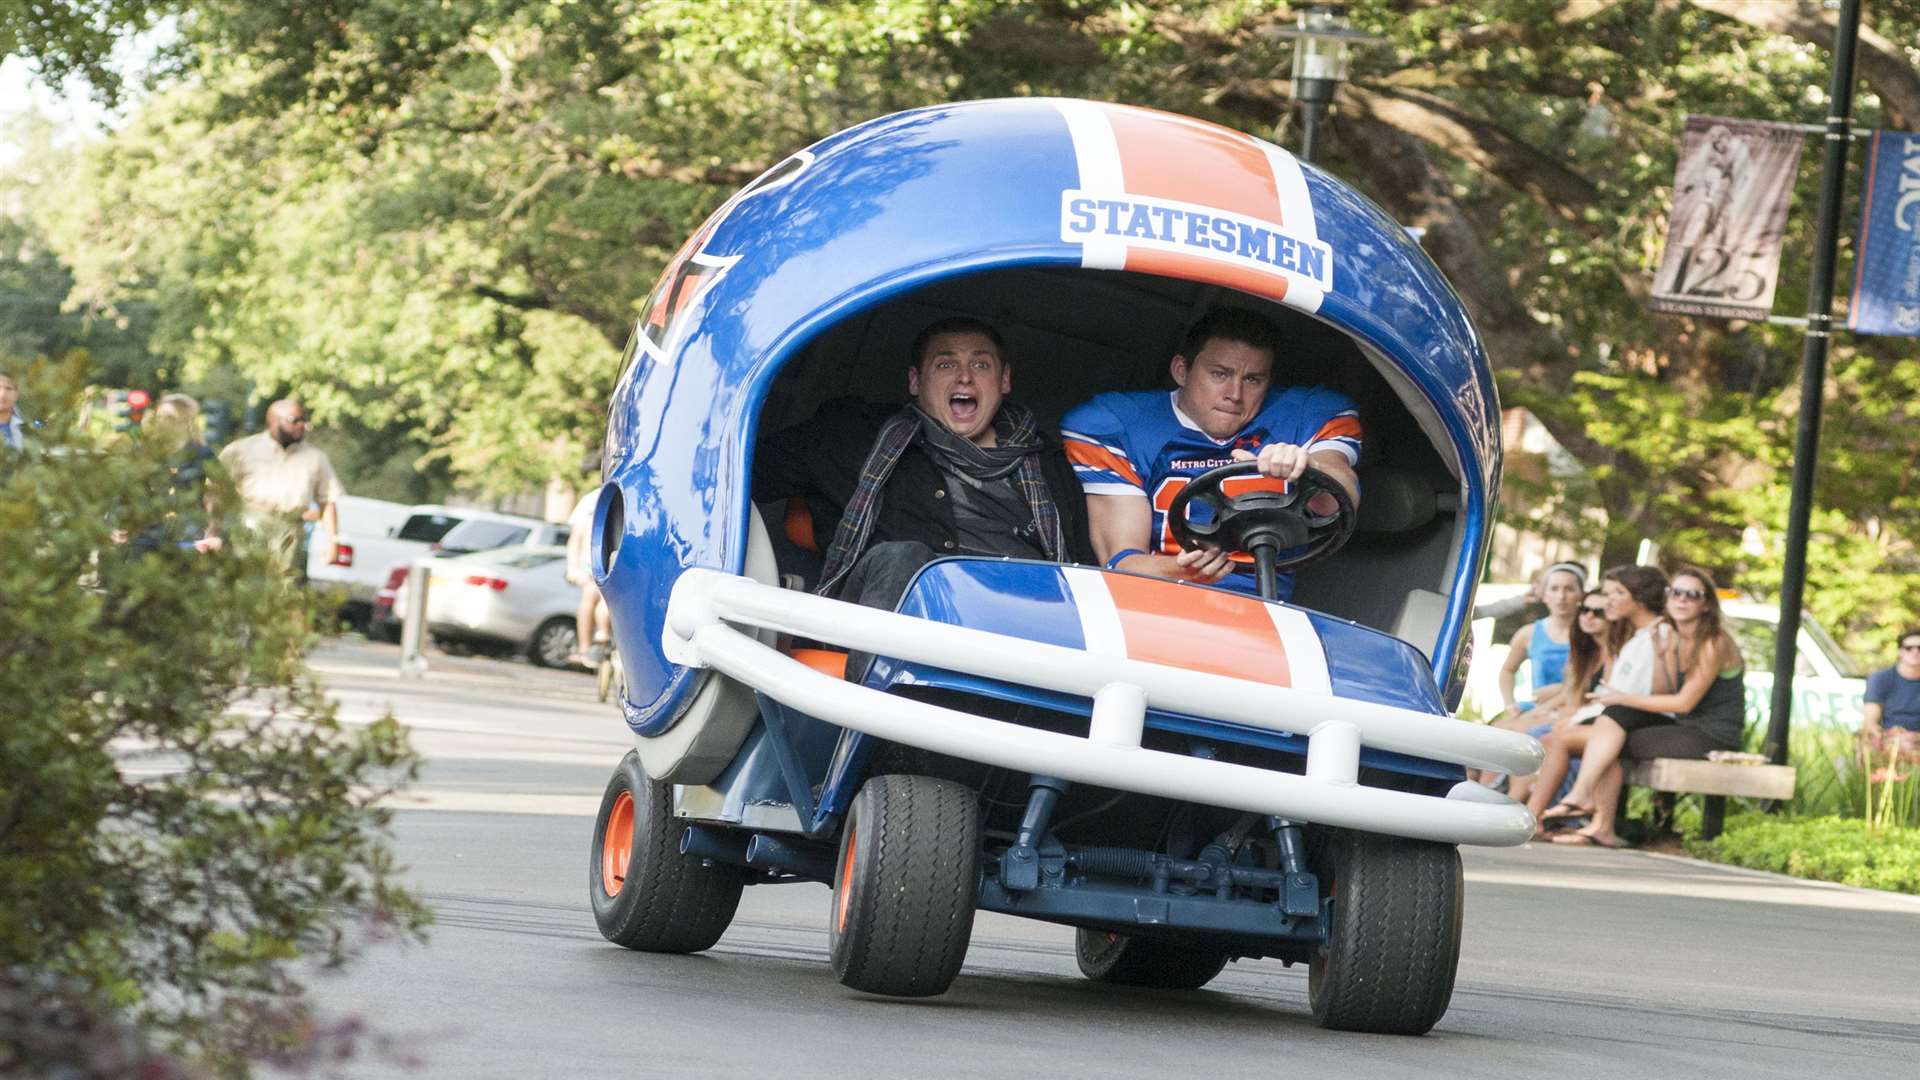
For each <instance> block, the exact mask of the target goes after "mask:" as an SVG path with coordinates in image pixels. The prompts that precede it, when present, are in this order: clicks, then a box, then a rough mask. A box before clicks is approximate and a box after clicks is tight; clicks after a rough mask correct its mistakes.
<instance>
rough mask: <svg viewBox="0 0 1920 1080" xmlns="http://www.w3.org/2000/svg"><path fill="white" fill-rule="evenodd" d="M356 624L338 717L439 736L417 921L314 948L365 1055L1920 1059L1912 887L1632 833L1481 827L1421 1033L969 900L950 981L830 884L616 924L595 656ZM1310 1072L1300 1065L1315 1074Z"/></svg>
mask: <svg viewBox="0 0 1920 1080" xmlns="http://www.w3.org/2000/svg"><path fill="white" fill-rule="evenodd" d="M396 660H397V653H396V651H395V650H393V649H391V648H387V647H382V646H370V645H359V644H339V645H333V646H329V647H327V648H325V649H323V650H321V651H320V653H319V654H317V656H316V657H315V667H316V668H317V669H318V670H319V671H320V673H321V675H322V677H323V678H324V679H325V680H326V681H327V682H328V684H329V685H330V686H331V687H332V688H333V691H334V693H335V695H336V697H337V698H338V699H339V700H340V702H341V704H342V708H343V715H344V716H345V717H347V718H348V719H349V720H353V719H368V718H371V717H372V716H375V715H378V714H379V712H381V711H382V710H383V709H384V708H385V707H387V706H389V705H390V706H391V707H392V709H393V710H394V712H395V714H396V715H398V716H399V717H400V718H401V719H403V720H405V721H407V722H408V723H409V724H410V725H411V727H412V728H413V730H414V737H415V740H416V743H417V744H418V745H419V746H420V747H421V749H422V750H423V751H424V752H425V753H426V754H427V756H428V767H427V769H426V772H425V776H424V778H423V781H422V783H421V784H420V785H419V787H418V789H417V791H416V792H415V793H414V794H413V795H412V796H411V797H410V798H409V800H408V802H407V803H406V804H405V805H404V806H403V809H402V812H401V813H400V814H399V815H398V821H397V835H398V844H399V849H400V853H401V855H402V857H403V859H404V861H406V862H407V863H408V864H409V865H410V867H411V871H410V874H411V878H412V880H413V882H414V883H415V885H416V886H417V887H418V888H419V889H420V890H421V891H423V892H424V893H425V894H426V896H427V897H428V899H429V900H430V901H431V902H432V904H433V906H434V907H435V909H436V910H437V912H438V925H437V926H436V927H435V928H434V930H433V933H432V940H431V942H430V943H429V944H428V945H426V946H424V947H413V946H407V947H399V946H381V947H377V948H375V949H373V950H372V951H370V952H369V953H368V954H366V955H365V956H364V957H363V958H362V959H361V961H359V962H358V963H357V964H356V965H355V966H353V967H352V968H350V969H349V970H348V971H347V972H346V973H345V974H344V975H340V976H323V977H318V978H317V979H316V981H315V988H316V991H317V994H318V997H319V1000H320V1001H321V1002H322V1003H323V1005H324V1006H326V1007H327V1008H328V1009H330V1010H333V1011H335V1012H344V1013H352V1014H358V1015H362V1016H364V1017H366V1018H368V1019H369V1020H371V1021H373V1022H374V1023H375V1024H376V1025H377V1026H378V1028H379V1029H380V1030H382V1031H384V1032H386V1033H388V1034H389V1035H392V1036H396V1037H397V1039H396V1042H397V1045H398V1046H399V1047H401V1048H402V1051H403V1052H404V1053H405V1054H408V1055H411V1056H413V1057H415V1058H416V1059H418V1060H417V1061H416V1062H415V1064H414V1066H413V1067H412V1068H408V1067H406V1066H405V1065H403V1064H402V1063H400V1062H397V1061H394V1060H391V1059H387V1060H365V1061H362V1062H360V1063H358V1064H356V1065H355V1066H354V1067H353V1068H352V1069H350V1070H349V1072H348V1075H351V1076H356V1077H376V1076H378V1077H386V1076H434V1077H462V1078H469V1077H472V1078H479V1077H501V1078H531V1077H549V1076H551V1077H563V1076H564V1077H570V1078H571V1077H578V1076H582V1075H622V1076H632V1077H738V1076H746V1075H751V1074H756V1073H767V1074H770V1075H775V1076H779V1077H782V1078H783V1080H789V1078H792V1080H797V1078H804V1077H822V1078H829V1077H830V1078H833V1080H844V1078H846V1077H868V1076H903V1077H950V1076H951V1077H1030V1076H1034V1075H1036V1074H1040V1075H1052V1076H1068V1077H1080V1076H1096V1075H1097V1076H1100V1077H1103V1078H1107V1077H1115V1078H1117V1077H1135V1076H1138V1077H1149V1076H1151V1077H1154V1078H1156V1080H1160V1078H1164V1077H1166V1076H1167V1075H1169V1074H1185V1075H1226V1076H1233V1077H1241V1076H1259V1075H1272V1076H1276V1077H1280V1076H1286V1075H1291V1074H1296V1073H1300V1074H1303V1075H1315V1074H1319V1073H1320V1072H1321V1070H1332V1072H1331V1073H1330V1074H1331V1075H1339V1076H1360V1077H1375V1076H1377V1077H1402V1076H1436V1077H1437V1076H1447V1077H1459V1076H1491V1075H1505V1074H1514V1073H1517V1072H1519V1071H1521V1070H1532V1071H1535V1072H1537V1073H1538V1075H1541V1076H1548V1077H1580V1078H1583V1080H1584V1078H1588V1077H1613V1076H1619V1077H1635V1078H1664V1077H1688V1078H1696V1077H1702V1078H1704V1077H1730V1078H1732V1077H1738V1078H1742V1080H1746V1078H1756V1077H1776V1076H1777V1077H1794V1078H1796V1080H1798V1078H1801V1077H1805V1076H1808V1075H1816V1076H1823V1077H1854V1076H1859V1077H1876V1078H1887V1077H1905V1076H1913V1075H1915V1069H1916V1066H1915V1064H1914V1063H1915V1062H1916V1061H1920V977H1916V972H1920V901H1916V900H1915V899H1912V898H1906V897H1899V896H1893V895H1888V894H1879V893H1868V892H1863V891H1858V890H1851V889H1843V888H1839V887H1831V886H1822V885H1817V884H1809V883H1802V882H1795V881H1791V880H1789V879H1785V878H1779V877H1775V876H1772V875H1762V874H1753V873H1748V872H1744V871H1737V870H1729V869H1726V868H1719V867H1712V866H1708V865H1705V864H1701V863H1695V862H1692V861H1690V860H1684V859H1675V858H1670V857H1663V856H1657V855H1650V854H1645V853H1637V852H1605V851H1588V850H1572V849H1567V848H1564V847H1553V846H1551V845H1531V846H1529V847H1525V848H1519V849H1511V850H1497V851H1493V850H1481V849H1467V850H1466V853H1465V854H1466V868H1467V880H1468V905H1467V937H1466V942H1467V943H1466V949H1465V952H1464V954H1463V956H1462V958H1461V964H1460V975H1459V982H1458V986H1457V989H1456V990H1455V993H1454V998H1453V1005H1452V1008H1451V1010H1450V1011H1449V1012H1448V1013H1447V1015H1446V1017H1445V1019H1443V1020H1442V1021H1441V1023H1440V1026H1439V1027H1438V1028H1436V1029H1435V1031H1434V1032H1433V1033H1432V1034H1430V1035H1428V1036H1426V1037H1424V1038H1419V1039H1407V1038H1392V1037H1383V1036H1356V1035H1348V1034H1339V1033H1332V1032H1325V1031H1321V1030H1320V1029H1318V1028H1316V1027H1314V1026H1313V1024H1312V1021H1311V1018H1310V1017H1309V1016H1308V1014H1307V1009H1306V974H1305V970H1304V968H1298V967H1296V968H1292V969H1288V968H1285V967H1282V966H1281V965H1280V964H1279V962H1277V961H1266V960H1262V961H1242V962H1239V963H1237V964H1234V965H1232V966H1230V967H1229V968H1228V970H1227V972H1226V973H1225V974H1223V975H1222V976H1221V977H1220V978H1219V979H1217V980H1216V981H1215V982H1214V983H1213V984H1211V986H1209V987H1208V988H1207V989H1206V990H1202V991H1196V992H1191V993H1159V992H1147V991H1132V990H1123V989H1112V988H1107V987H1101V986H1096V985H1094V984H1091V983H1088V982H1086V981H1084V980H1082V979H1081V978H1080V977H1079V976H1078V974H1077V973H1076V971H1075V969H1074V964H1073V955H1072V938H1071V935H1070V933H1069V932H1067V931H1064V930H1062V929H1060V928H1056V927H1050V926H1045V925H1042V924H1038V923H1028V922H1023V921H1021V920H1016V919H1010V918H1006V917H1003V916H992V915H983V916H982V917H981V919H980V921H979V922H978V924H977V925H976V929H975V931H974V939H973V947H972V950H971V951H970V952H969V953H968V955H967V964H966V968H965V970H964V972H963V973H962V975H961V977H960V980H959V982H958V983H957V984H956V987H955V989H954V991H953V992H952V993H950V994H948V995H947V996H945V997H943V998H939V999H934V1000H931V1001H919V1002H900V1001H891V1000H882V999H876V998H871V997H866V996H863V995H860V994H856V993H853V992H851V991H848V990H846V989H844V988H843V987H841V986H840V985H839V984H838V983H836V982H835V981H834V980H833V977H832V974H831V972H830V971H829V970H828V968H827V965H826V931H825V925H826V923H825V917H826V912H827V901H828V893H827V890H826V889H825V888H824V887H823V886H816V885H779V886H766V887H759V888H754V889H749V890H748V891H747V894H746V899H745V900H744V901H743V903H742V905H741V909H740V915H739V917H738V918H737V919H736V920H735V922H734V924H733V928H732V929H731V930H730V931H729V932H728V934H727V936H726V937H725V939H724V940H722V942H721V943H720V945H719V946H718V947H717V948H715V949H714V950H712V951H711V952H709V953H707V954H704V955H701V956H691V957H666V956H648V955H642V954H638V953H630V952H626V951H623V950H621V949H618V948H615V947H613V946H611V945H608V944H607V943H606V942H604V941H603V940H602V939H601V938H600V936H599V934H598V932H597V931H596V930H595V929H594V925H593V917H592V915H591V913H590V912H589V911H588V909H587V907H586V901H585V887H586V876H587V866H586V863H587V855H586V852H587V844H588V841H589V833H590V832H591V829H592V820H591V816H592V814H593V811H594V809H595V807H596V806H597V805H598V799H599V793H600V790H601V788H602V787H603V785H604V784H605V781H606V777H607V775H608V773H609V772H610V771H611V769H612V766H613V764H614V762H615V761H617V760H618V759H619V757H620V755H621V754H622V753H624V751H625V749H626V747H627V745H628V744H627V741H626V737H625V734H626V732H625V728H624V726H623V725H622V724H621V723H620V722H619V720H618V718H617V717H616V716H615V714H614V713H613V712H612V710H611V708H610V707H608V706H603V705H599V704H598V703H596V702H594V700H593V696H592V683H591V680H590V679H588V678H587V677H586V676H583V675H573V674H567V673H558V672H545V671H540V670H538V669H534V668H531V667H528V666H526V665H524V664H505V663H499V662H495V661H483V660H442V661H437V662H436V667H435V669H434V670H433V671H432V672H430V673H429V674H428V676H427V677H426V678H425V679H424V680H400V679H398V678H396V677H395V676H394V674H393V671H394V668H395V666H396ZM1303 1070H1304V1072H1302V1071H1303Z"/></svg>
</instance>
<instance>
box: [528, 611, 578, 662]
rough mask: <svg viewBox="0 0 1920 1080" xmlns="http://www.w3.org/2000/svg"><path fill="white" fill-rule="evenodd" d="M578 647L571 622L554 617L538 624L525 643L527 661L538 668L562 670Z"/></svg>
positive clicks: (576, 633) (567, 619) (575, 633)
mask: <svg viewBox="0 0 1920 1080" xmlns="http://www.w3.org/2000/svg"><path fill="white" fill-rule="evenodd" d="M578 646H579V633H578V632H577V631H576V630H575V629H574V625H573V620H572V619H570V618H564V617H561V616H557V615H556V616H555V617H553V618H551V619H548V620H547V621H546V622H543V623H541V624H540V629H538V630H535V631H534V632H533V637H532V638H531V639H529V640H528V642H527V659H529V660H531V661H533V662H534V663H535V664H537V665H539V666H540V667H550V668H563V667H566V666H567V658H568V657H570V656H572V655H573V654H574V651H575V650H576V649H577V648H578Z"/></svg>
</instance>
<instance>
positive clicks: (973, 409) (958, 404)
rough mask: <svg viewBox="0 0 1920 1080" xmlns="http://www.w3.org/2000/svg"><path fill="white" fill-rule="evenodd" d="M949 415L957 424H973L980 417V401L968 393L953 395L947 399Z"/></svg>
mask: <svg viewBox="0 0 1920 1080" xmlns="http://www.w3.org/2000/svg"><path fill="white" fill-rule="evenodd" d="M947 413H948V414H949V415H951V416H952V417H953V419H954V421H955V422H956V423H960V424H969V423H972V422H973V420H974V418H975V417H977V416H979V415H980V399H979V398H976V397H974V396H973V395H972V394H968V393H957V394H953V395H951V396H950V397H948V398H947Z"/></svg>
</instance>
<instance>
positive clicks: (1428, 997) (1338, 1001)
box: [1307, 829, 1465, 1035]
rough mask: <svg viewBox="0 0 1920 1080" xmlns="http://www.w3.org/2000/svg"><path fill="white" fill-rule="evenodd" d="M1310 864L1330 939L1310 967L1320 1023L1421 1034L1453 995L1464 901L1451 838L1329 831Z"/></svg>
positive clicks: (1310, 995) (1310, 983) (1315, 1012)
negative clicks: (1324, 900) (1322, 891)
mask: <svg viewBox="0 0 1920 1080" xmlns="http://www.w3.org/2000/svg"><path fill="white" fill-rule="evenodd" d="M1315 861H1316V863H1317V864H1318V865H1316V867H1315V869H1316V870H1317V871H1318V872H1319V874H1320V880H1321V881H1323V882H1326V883H1327V895H1328V907H1329V909H1330V910H1329V913H1328V924H1327V941H1326V944H1325V945H1323V946H1321V947H1320V948H1319V949H1318V950H1316V951H1315V952H1314V955H1313V960H1312V962H1311V964H1309V965H1308V968H1307V1000H1308V1001H1309V1003H1310V1004H1311V1005H1312V1006H1313V1018H1314V1020H1315V1021H1316V1022H1318V1023H1319V1025H1320V1026H1321V1027H1325V1028H1334V1029H1336V1030H1340V1031H1370V1032H1374V1033H1376V1034H1381V1035H1424V1034H1426V1033H1427V1031H1429V1030H1430V1029H1432V1027H1433V1025H1435V1024H1437V1023H1439V1022H1440V1017H1441V1016H1443V1015H1445V1013H1446V1011H1447V1004H1448V1002H1449V1001H1451V1000H1452V998H1453V977H1454V972H1455V971H1456V969H1457V968H1458V967H1459V964H1460V925H1461V916H1462V913H1463V911H1464V908H1465V904H1464V895H1463V893H1464V885H1463V881H1462V877H1461V873H1460V852H1459V850H1458V849H1456V848H1455V847H1454V846H1453V845H1452V844H1437V843H1433V842H1431V841H1425V840H1405V839H1401V838H1398V837H1391V836H1379V835H1376V834H1373V833H1362V832H1353V831H1350V830H1345V829H1336V830H1332V831H1331V832H1330V833H1329V835H1327V836H1326V837H1325V838H1324V842H1323V843H1322V844H1321V845H1320V854H1319V858H1318V859H1316V860H1315Z"/></svg>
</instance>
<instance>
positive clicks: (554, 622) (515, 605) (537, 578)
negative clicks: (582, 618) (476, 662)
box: [426, 545, 580, 667]
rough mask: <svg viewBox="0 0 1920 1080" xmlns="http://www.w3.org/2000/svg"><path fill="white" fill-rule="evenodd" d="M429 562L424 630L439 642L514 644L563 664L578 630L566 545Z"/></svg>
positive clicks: (543, 660) (488, 646)
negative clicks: (575, 623)
mask: <svg viewBox="0 0 1920 1080" xmlns="http://www.w3.org/2000/svg"><path fill="white" fill-rule="evenodd" d="M426 563H427V575H428V577H427V582H428V584H427V632H428V633H429V634H431V635H432V636H433V640H434V643H435V644H437V645H439V646H440V647H441V648H443V649H450V650H456V651H457V650H459V649H461V648H463V647H465V648H469V649H478V650H482V651H496V652H497V651H506V650H512V651H515V652H519V653H523V654H524V655H525V656H526V658H527V659H529V660H531V661H533V662H534V663H536V664H538V665H540V666H541V667H565V666H566V665H567V658H568V657H569V656H571V655H573V653H574V651H575V647H576V645H577V642H578V638H577V637H576V635H575V633H574V622H573V616H574V609H576V608H577V607H579V606H580V588H579V586H577V585H572V584H569V583H568V581H567V576H566V569H567V549H566V548H564V547H550V546H528V545H515V546H513V547H504V548H494V549H492V550H489V551H476V552H474V553H472V554H470V555H458V556H453V557H434V558H430V559H428V560H426Z"/></svg>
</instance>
